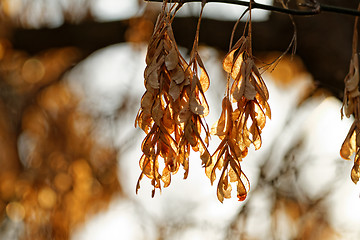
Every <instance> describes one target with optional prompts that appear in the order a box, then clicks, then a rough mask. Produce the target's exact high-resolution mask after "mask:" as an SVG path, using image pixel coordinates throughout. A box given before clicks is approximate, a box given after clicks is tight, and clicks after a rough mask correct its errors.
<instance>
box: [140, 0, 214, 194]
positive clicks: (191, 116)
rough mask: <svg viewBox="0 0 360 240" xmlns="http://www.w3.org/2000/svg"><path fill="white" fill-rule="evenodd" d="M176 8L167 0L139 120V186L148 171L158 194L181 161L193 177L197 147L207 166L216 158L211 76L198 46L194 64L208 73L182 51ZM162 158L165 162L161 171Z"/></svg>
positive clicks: (152, 43) (151, 52)
mask: <svg viewBox="0 0 360 240" xmlns="http://www.w3.org/2000/svg"><path fill="white" fill-rule="evenodd" d="M171 9H172V8H170V9H168V8H167V4H166V1H165V2H164V4H163V10H162V12H161V14H160V15H159V17H158V20H157V23H156V26H155V29H154V33H153V35H152V37H151V41H150V43H149V46H148V51H147V55H146V64H147V67H146V69H145V72H144V78H145V82H144V84H145V87H146V92H145V94H144V95H143V97H142V99H141V108H140V110H139V113H138V115H137V117H136V121H135V125H138V126H140V128H141V129H143V131H144V132H145V133H146V134H147V136H146V137H145V139H144V140H143V143H142V152H143V155H142V157H141V159H140V168H141V170H142V172H141V175H140V177H139V180H138V183H137V186H136V191H138V189H139V188H140V180H141V179H142V177H143V175H146V176H147V177H148V178H150V179H151V184H152V185H153V187H154V190H153V192H152V195H153V196H154V194H155V189H156V188H159V189H161V181H162V182H163V184H164V187H167V186H169V184H170V181H171V174H175V173H176V172H177V171H178V169H179V167H180V166H183V168H184V170H185V174H184V178H186V177H187V175H188V170H189V152H190V149H191V148H192V149H193V150H195V151H199V152H200V154H201V158H202V160H203V164H204V165H205V166H208V165H209V164H210V162H211V158H210V153H209V151H208V150H207V145H208V138H209V130H208V127H207V125H206V123H205V122H204V121H203V117H205V116H206V115H207V114H208V112H209V107H208V104H207V101H206V99H205V95H204V92H205V91H206V90H207V89H208V87H209V78H208V76H207V73H206V71H205V68H204V65H203V64H202V62H201V59H200V58H199V57H198V54H197V51H196V50H195V51H194V56H195V60H194V63H195V62H199V66H200V68H201V69H202V70H203V71H202V72H204V74H202V75H201V76H200V77H199V76H198V74H197V71H193V68H192V67H191V66H190V65H189V64H187V63H186V61H185V60H184V58H183V57H182V56H181V54H180V52H179V50H178V48H177V45H176V42H175V39H174V35H173V31H172V27H171V21H172V14H171V12H172V10H171ZM202 129H203V130H204V132H205V142H204V141H203V140H202V136H201V132H202ZM159 157H160V158H162V159H163V160H164V164H165V166H164V168H163V169H162V171H161V173H160V169H159V168H160V167H159Z"/></svg>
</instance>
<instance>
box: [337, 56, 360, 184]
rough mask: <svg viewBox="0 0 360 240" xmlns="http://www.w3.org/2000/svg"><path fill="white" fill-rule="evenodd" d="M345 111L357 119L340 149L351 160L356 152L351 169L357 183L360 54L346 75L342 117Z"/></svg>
mask: <svg viewBox="0 0 360 240" xmlns="http://www.w3.org/2000/svg"><path fill="white" fill-rule="evenodd" d="M344 112H345V116H346V117H350V116H351V115H352V114H353V115H354V117H355V119H354V122H353V124H352V125H351V127H350V130H349V132H348V134H347V136H346V138H345V141H344V143H343V144H342V146H341V149H340V155H341V157H343V158H344V159H347V160H350V157H351V156H352V155H353V154H354V153H355V159H354V166H353V168H352V170H351V179H352V181H353V182H354V183H357V182H358V181H359V178H360V115H359V114H360V92H359V56H358V54H357V53H354V54H353V57H352V59H351V62H350V70H349V73H348V74H347V76H346V77H345V91H344V101H343V107H342V108H341V117H343V115H344Z"/></svg>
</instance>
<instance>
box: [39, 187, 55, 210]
mask: <svg viewBox="0 0 360 240" xmlns="http://www.w3.org/2000/svg"><path fill="white" fill-rule="evenodd" d="M56 199H57V196H56V193H55V191H54V190H52V189H51V188H50V187H44V188H42V189H41V190H40V191H39V193H38V202H39V205H40V207H42V208H45V209H51V208H53V207H54V205H55V203H56Z"/></svg>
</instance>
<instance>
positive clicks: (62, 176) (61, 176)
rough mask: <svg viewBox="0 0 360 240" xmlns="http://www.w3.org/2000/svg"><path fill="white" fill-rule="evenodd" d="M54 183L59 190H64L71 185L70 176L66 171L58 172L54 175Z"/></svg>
mask: <svg viewBox="0 0 360 240" xmlns="http://www.w3.org/2000/svg"><path fill="white" fill-rule="evenodd" d="M54 185H55V187H56V189H58V190H59V191H60V192H66V191H68V190H69V189H70V187H71V185H72V178H71V177H70V176H69V175H68V174H66V173H58V174H57V175H56V176H55V179H54Z"/></svg>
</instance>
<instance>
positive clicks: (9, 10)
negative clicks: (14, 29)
mask: <svg viewBox="0 0 360 240" xmlns="http://www.w3.org/2000/svg"><path fill="white" fill-rule="evenodd" d="M2 7H3V11H4V12H5V14H6V15H8V16H10V17H13V16H15V15H18V14H20V11H21V9H22V7H23V1H22V0H3V1H2Z"/></svg>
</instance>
